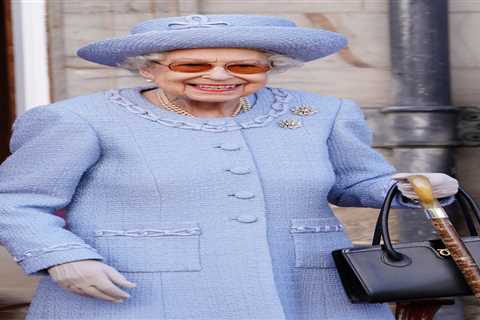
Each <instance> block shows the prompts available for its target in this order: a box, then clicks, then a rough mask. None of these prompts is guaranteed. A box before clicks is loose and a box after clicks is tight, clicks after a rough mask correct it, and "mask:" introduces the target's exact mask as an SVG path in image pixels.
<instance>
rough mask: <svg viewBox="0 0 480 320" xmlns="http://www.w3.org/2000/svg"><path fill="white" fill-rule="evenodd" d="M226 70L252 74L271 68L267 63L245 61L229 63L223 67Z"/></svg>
mask: <svg viewBox="0 0 480 320" xmlns="http://www.w3.org/2000/svg"><path fill="white" fill-rule="evenodd" d="M225 68H226V69H227V70H228V71H230V72H233V73H242V74H253V73H264V72H267V71H268V70H270V69H271V66H270V65H268V64H247V63H244V64H242V63H235V64H229V65H227V66H226V67H225Z"/></svg>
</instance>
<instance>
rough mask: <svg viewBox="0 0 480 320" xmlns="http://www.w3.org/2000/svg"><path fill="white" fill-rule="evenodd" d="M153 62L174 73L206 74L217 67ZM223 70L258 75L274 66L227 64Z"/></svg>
mask: <svg viewBox="0 0 480 320" xmlns="http://www.w3.org/2000/svg"><path fill="white" fill-rule="evenodd" d="M152 62H153V63H155V64H159V65H162V66H167V67H168V68H169V69H170V70H172V71H175V72H184V73H197V72H205V71H208V70H211V69H213V68H214V67H215V65H214V64H212V63H208V62H172V63H170V64H163V63H160V62H158V61H154V60H152ZM223 68H224V69H225V70H227V71H228V72H231V73H238V74H256V73H265V72H268V71H270V70H271V69H272V65H271V63H248V62H243V63H241V62H230V63H227V64H225V65H224V66H223Z"/></svg>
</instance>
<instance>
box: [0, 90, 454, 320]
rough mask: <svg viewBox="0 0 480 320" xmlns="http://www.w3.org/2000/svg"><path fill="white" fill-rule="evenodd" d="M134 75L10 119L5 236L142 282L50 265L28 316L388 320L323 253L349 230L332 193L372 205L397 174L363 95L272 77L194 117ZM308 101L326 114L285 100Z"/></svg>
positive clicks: (17, 250) (2, 180)
mask: <svg viewBox="0 0 480 320" xmlns="http://www.w3.org/2000/svg"><path fill="white" fill-rule="evenodd" d="M140 89H141V88H131V89H122V90H120V91H109V92H100V93H96V94H92V95H88V96H81V97H77V98H73V99H68V100H65V101H61V102H58V103H54V104H51V105H48V106H43V107H37V108H34V109H32V110H30V111H28V112H26V113H25V114H23V115H22V116H21V117H19V119H17V121H16V122H15V126H14V134H13V137H12V140H11V149H12V152H13V155H11V156H10V157H9V158H8V159H7V160H6V161H5V162H4V163H3V164H2V165H1V166H0V192H1V193H0V210H1V211H0V243H2V244H3V245H5V246H6V247H7V249H8V250H9V251H10V253H11V254H12V256H14V258H15V260H16V261H17V262H18V263H19V264H20V266H21V267H22V268H23V270H24V271H25V272H26V273H27V274H30V275H48V274H47V273H46V271H45V269H46V268H48V267H50V266H53V265H56V264H60V263H65V262H69V261H75V260H82V259H101V260H103V261H104V262H105V263H107V264H109V265H111V266H113V267H115V268H116V269H117V270H119V271H120V272H121V273H122V274H124V275H125V276H126V277H127V279H129V280H130V281H132V282H135V283H137V288H134V289H125V290H126V291H127V292H129V293H130V294H131V298H130V299H128V300H126V301H125V302H124V303H123V304H112V303H109V302H104V301H102V300H96V299H93V298H89V297H83V296H80V295H77V294H74V293H70V292H68V291H66V290H64V289H62V288H60V287H59V286H57V285H56V284H55V283H54V282H53V281H52V280H51V279H50V277H48V276H45V277H43V278H42V279H41V282H40V284H39V287H38V290H37V293H36V295H35V297H34V299H33V302H32V305H31V307H30V309H29V313H28V317H27V319H31V320H33V319H48V320H54V319H69V320H72V319H89V320H91V319H104V320H107V319H108V320H122V319H124V320H126V319H131V320H133V319H135V320H141V319H158V320H160V319H183V320H186V319H195V320H200V319H203V320H214V319H232V320H233V319H236V320H239V319H245V320H266V319H275V320H277V319H278V320H280V319H288V320H313V319H322V320H326V319H345V320H352V319H355V320H362V319H365V320H367V319H368V320H380V319H382V320H385V319H393V316H392V315H391V313H390V311H389V309H388V308H387V306H386V305H382V304H372V305H367V304H355V305H354V304H351V303H350V302H349V300H348V299H347V297H346V295H345V293H344V291H343V288H342V285H341V283H340V281H339V277H338V274H337V270H336V268H335V266H334V263H333V260H332V257H331V255H330V252H331V251H332V250H333V249H335V248H341V247H348V246H350V245H351V241H350V240H349V239H348V238H347V236H346V234H345V233H344V227H343V226H342V224H341V223H340V222H339V220H338V219H337V218H336V217H335V216H334V215H333V212H332V210H331V209H330V207H329V205H328V202H331V203H333V204H336V205H339V206H349V207H379V206H380V205H381V202H382V200H383V196H384V195H385V192H386V190H387V188H388V187H389V186H390V183H391V180H390V177H391V175H393V174H394V173H395V169H394V168H393V167H392V166H390V165H389V164H388V163H387V162H386V160H385V159H384V158H383V157H382V156H381V155H380V154H379V153H377V152H376V151H374V150H373V149H372V148H371V147H370V143H371V138H372V135H371V131H370V129H369V128H368V127H367V125H366V122H365V120H364V116H363V114H362V112H361V110H360V108H359V107H358V106H357V105H356V104H355V103H353V102H352V101H350V100H343V99H338V98H335V97H329V96H319V95H316V94H310V93H304V92H299V91H293V90H285V89H275V88H269V87H266V88H264V89H262V90H260V91H258V92H257V93H256V94H255V95H252V96H250V97H248V98H249V101H250V102H251V104H252V105H253V108H252V110H250V111H248V112H245V113H241V114H240V115H238V116H237V117H234V118H231V117H228V118H191V117H187V116H182V115H178V114H175V113H172V112H169V111H166V110H163V109H161V108H159V107H157V106H154V105H152V104H150V103H149V102H148V101H147V100H146V99H145V98H143V96H142V95H141V94H140ZM301 105H308V106H310V107H312V108H314V109H316V110H317V112H316V113H315V114H313V115H309V116H301V115H296V114H294V113H293V112H292V111H291V108H294V107H297V106H301ZM281 120H298V121H299V122H300V124H301V126H300V127H297V128H286V127H281V126H280V125H279V122H280V121H281ZM327 201H328V202H327ZM399 201H401V199H396V201H395V207H400V206H401V205H403V206H414V205H409V204H407V203H403V204H401V203H399ZM448 202H449V203H451V199H450V200H449V201H448ZM444 204H445V202H444ZM60 208H66V209H67V217H66V220H65V222H64V220H63V219H61V218H59V217H58V216H55V215H53V214H52V213H53V212H54V211H55V210H57V209H60Z"/></svg>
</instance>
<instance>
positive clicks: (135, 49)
mask: <svg viewBox="0 0 480 320" xmlns="http://www.w3.org/2000/svg"><path fill="white" fill-rule="evenodd" d="M346 45H347V40H346V38H345V37H344V36H342V35H340V34H338V33H335V32H330V31H326V30H322V29H314V28H300V27H298V26H297V25H296V24H295V23H294V22H292V21H290V20H287V19H283V18H278V17H270V16H257V15H190V16H182V17H168V18H160V19H154V20H147V21H144V22H141V23H139V24H137V25H135V26H134V27H133V28H132V30H131V31H130V34H129V35H127V36H124V37H118V38H110V39H106V40H102V41H98V42H93V43H90V44H88V45H86V46H84V47H82V48H80V49H79V50H78V51H77V54H78V56H80V57H81V58H83V59H86V60H88V61H92V62H96V63H100V64H104V65H108V66H117V65H118V64H120V63H122V62H123V61H124V60H125V59H126V58H128V57H133V56H138V55H144V54H149V53H155V52H163V51H170V50H176V49H193V48H249V49H258V50H262V51H267V52H273V53H278V54H283V55H286V56H289V57H291V58H294V59H297V60H301V61H305V62H307V61H311V60H315V59H318V58H322V57H325V56H327V55H329V54H332V53H335V52H337V51H338V50H340V49H342V48H343V47H345V46H346Z"/></svg>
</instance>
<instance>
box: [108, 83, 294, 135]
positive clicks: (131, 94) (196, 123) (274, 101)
mask: <svg viewBox="0 0 480 320" xmlns="http://www.w3.org/2000/svg"><path fill="white" fill-rule="evenodd" d="M152 88H153V87H136V88H128V89H120V90H110V91H107V92H106V97H107V99H108V100H109V101H110V102H112V103H114V104H116V105H118V106H119V107H121V108H122V109H123V110H125V111H128V112H131V113H133V114H135V115H137V116H138V117H141V118H144V119H146V120H149V121H152V122H155V123H158V124H161V125H164V126H168V127H173V128H179V129H187V130H201V131H209V132H225V131H234V130H240V129H250V128H258V127H264V126H266V125H268V124H269V123H270V122H272V121H273V120H275V119H277V118H279V117H280V116H281V115H283V114H285V113H286V112H287V111H288V105H289V101H290V100H291V99H292V97H291V96H290V94H288V92H286V91H285V90H283V89H279V88H271V87H265V88H263V89H261V90H259V91H258V92H257V93H256V94H255V95H251V96H248V97H247V99H248V100H249V102H250V104H251V105H252V108H251V109H250V110H249V111H247V112H243V113H240V114H239V115H237V116H235V117H220V118H212V117H210V118H206V117H189V116H184V115H180V114H177V113H175V112H172V111H169V110H166V109H162V108H160V107H158V106H156V105H154V104H152V103H150V102H149V101H148V100H147V99H146V98H145V97H143V95H142V94H141V92H142V91H143V90H148V89H152Z"/></svg>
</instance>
